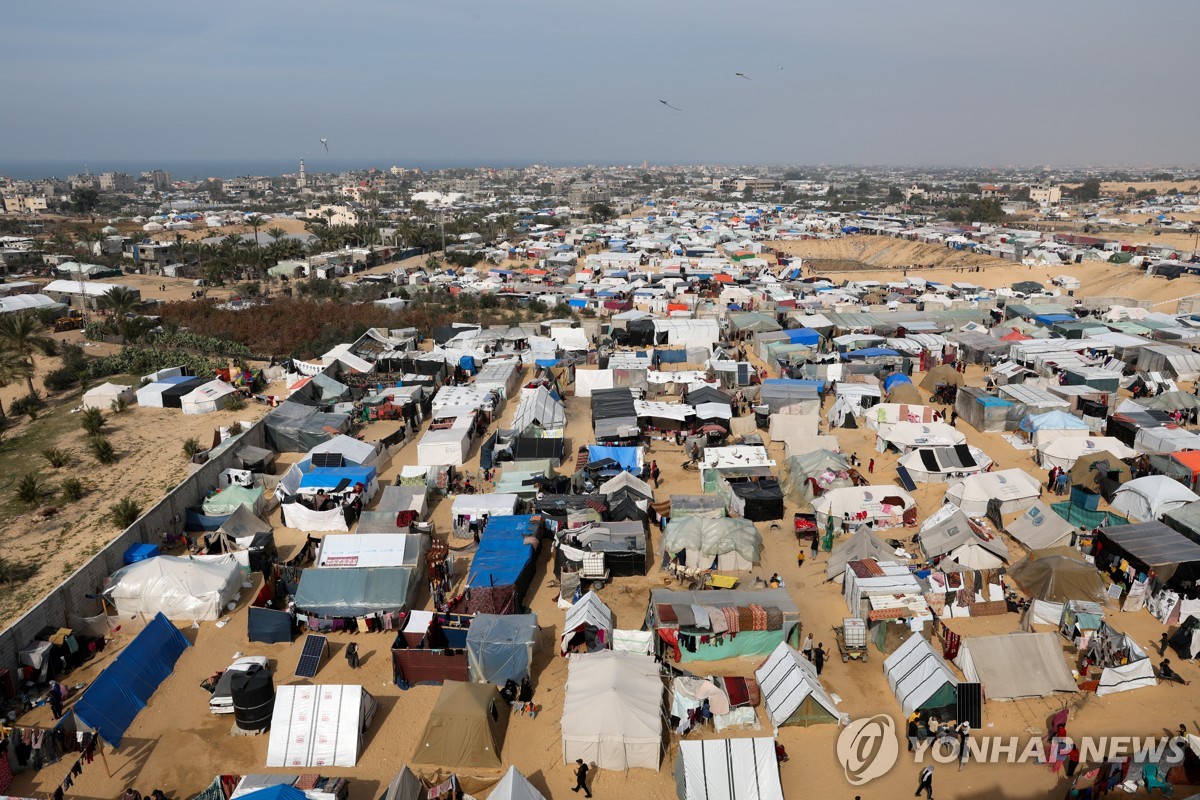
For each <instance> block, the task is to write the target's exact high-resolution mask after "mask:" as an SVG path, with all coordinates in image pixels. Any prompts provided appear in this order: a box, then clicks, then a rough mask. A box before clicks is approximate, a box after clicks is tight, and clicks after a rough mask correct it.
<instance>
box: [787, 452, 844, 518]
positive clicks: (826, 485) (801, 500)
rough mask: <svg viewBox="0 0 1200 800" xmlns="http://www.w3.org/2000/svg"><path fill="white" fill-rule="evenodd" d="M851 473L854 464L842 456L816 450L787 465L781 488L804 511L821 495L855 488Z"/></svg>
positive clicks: (794, 458)
mask: <svg viewBox="0 0 1200 800" xmlns="http://www.w3.org/2000/svg"><path fill="white" fill-rule="evenodd" d="M849 471H850V462H849V461H847V460H846V458H845V456H843V455H841V454H840V453H834V452H832V451H830V450H813V451H811V452H807V453H803V454H801V455H796V456H791V457H789V458H788V459H787V461H785V462H784V464H783V481H782V482H781V485H782V487H783V490H784V492H785V493H786V494H787V496H788V499H790V500H791V501H792V502H793V503H796V504H797V505H798V506H800V507H801V508H804V507H806V506H808V505H809V504H811V503H812V501H813V499H814V498H816V497H817V496H818V495H819V494H822V493H824V492H827V491H829V490H830V489H837V488H841V487H846V486H851V485H853V484H852V482H851V480H850V477H849Z"/></svg>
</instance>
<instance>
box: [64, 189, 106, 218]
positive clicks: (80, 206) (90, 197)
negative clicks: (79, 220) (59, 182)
mask: <svg viewBox="0 0 1200 800" xmlns="http://www.w3.org/2000/svg"><path fill="white" fill-rule="evenodd" d="M67 203H68V205H69V206H70V207H71V210H72V211H74V212H75V213H76V214H90V213H91V212H93V211H95V210H96V206H98V205H99V204H100V193H99V192H97V191H96V190H95V189H88V188H85V187H80V188H78V189H75V190H73V191H72V192H71V199H70V200H68V201H67Z"/></svg>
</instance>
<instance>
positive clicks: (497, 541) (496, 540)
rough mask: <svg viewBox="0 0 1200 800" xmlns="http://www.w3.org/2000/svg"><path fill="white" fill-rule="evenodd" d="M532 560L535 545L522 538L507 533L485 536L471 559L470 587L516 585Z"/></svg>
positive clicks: (468, 581)
mask: <svg viewBox="0 0 1200 800" xmlns="http://www.w3.org/2000/svg"><path fill="white" fill-rule="evenodd" d="M532 563H533V547H531V546H530V545H527V544H525V543H524V542H522V541H521V540H520V539H515V538H510V537H506V536H491V537H489V536H486V535H485V536H484V537H483V539H482V540H481V541H480V542H479V549H478V550H476V551H475V557H474V558H472V559H471V568H470V570H469V571H468V572H467V586H468V587H470V588H474V587H488V586H517V585H518V584H521V583H527V582H528V581H527V579H526V581H522V580H521V577H522V574H523V573H524V572H525V571H526V570H527V569H529V566H530V564H532ZM522 588H523V587H522Z"/></svg>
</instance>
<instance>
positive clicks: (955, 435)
mask: <svg viewBox="0 0 1200 800" xmlns="http://www.w3.org/2000/svg"><path fill="white" fill-rule="evenodd" d="M966 443H967V436H966V434H964V433H963V432H962V431H960V430H958V429H957V428H954V427H952V426H950V425H947V424H946V423H944V422H927V423H921V422H896V423H892V424H888V425H880V426H879V430H878V431H877V433H876V435H875V449H876V450H877V451H878V452H880V453H885V452H887V449H888V448H889V447H891V448H893V449H895V450H898V451H899V452H901V453H907V452H908V451H909V450H914V449H916V448H918V447H958V446H959V445H965V444H966Z"/></svg>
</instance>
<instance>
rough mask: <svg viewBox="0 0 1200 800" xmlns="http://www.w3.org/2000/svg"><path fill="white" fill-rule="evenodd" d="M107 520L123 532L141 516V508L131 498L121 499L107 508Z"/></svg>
mask: <svg viewBox="0 0 1200 800" xmlns="http://www.w3.org/2000/svg"><path fill="white" fill-rule="evenodd" d="M108 515H109V518H110V519H111V520H112V521H113V524H114V525H116V526H117V527H118V528H120V529H121V530H125V529H126V528H128V527H129V526H130V525H132V524H133V523H135V522H137V518H138V517H140V516H141V515H142V507H141V506H140V505H139V504H138V503H137V501H136V500H134V499H133V498H132V497H122V498H121V499H120V500H118V501H117V502H115V503H113V504H112V505H111V506H109V507H108Z"/></svg>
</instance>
